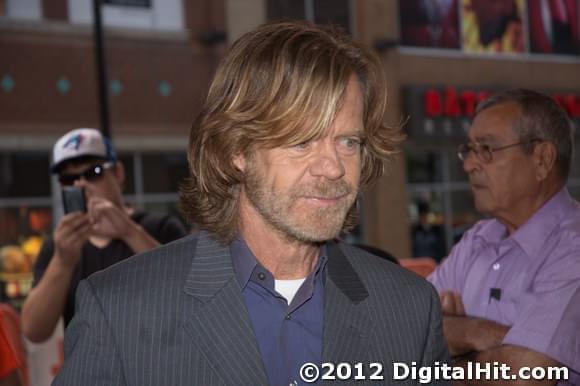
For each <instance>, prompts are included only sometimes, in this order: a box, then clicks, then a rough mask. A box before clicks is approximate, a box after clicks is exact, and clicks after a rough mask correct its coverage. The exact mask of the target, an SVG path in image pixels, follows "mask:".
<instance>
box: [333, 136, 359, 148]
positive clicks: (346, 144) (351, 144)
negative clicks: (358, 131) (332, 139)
mask: <svg viewBox="0 0 580 386" xmlns="http://www.w3.org/2000/svg"><path fill="white" fill-rule="evenodd" d="M338 143H339V145H340V146H341V147H342V148H344V149H347V150H357V149H358V148H359V147H360V144H361V140H360V139H358V138H351V137H347V138H341V139H340V140H339V141H338Z"/></svg>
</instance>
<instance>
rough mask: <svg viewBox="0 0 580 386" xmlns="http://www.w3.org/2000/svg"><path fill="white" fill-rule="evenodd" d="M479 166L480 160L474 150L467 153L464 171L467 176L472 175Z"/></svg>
mask: <svg viewBox="0 0 580 386" xmlns="http://www.w3.org/2000/svg"><path fill="white" fill-rule="evenodd" d="M478 166H479V160H478V158H477V155H476V154H475V152H474V151H473V150H471V151H469V152H467V154H466V155H465V159H464V160H463V170H464V171H465V172H466V173H467V174H470V173H471V172H473V171H474V170H475V169H477V167H478Z"/></svg>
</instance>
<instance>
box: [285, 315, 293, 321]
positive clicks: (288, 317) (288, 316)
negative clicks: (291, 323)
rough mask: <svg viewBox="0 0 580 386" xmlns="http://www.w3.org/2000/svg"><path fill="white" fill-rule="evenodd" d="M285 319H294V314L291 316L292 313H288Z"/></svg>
mask: <svg viewBox="0 0 580 386" xmlns="http://www.w3.org/2000/svg"><path fill="white" fill-rule="evenodd" d="M284 319H286V320H290V319H292V316H290V314H288V315H286V317H285V318H284Z"/></svg>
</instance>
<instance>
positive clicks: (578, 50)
mask: <svg viewBox="0 0 580 386" xmlns="http://www.w3.org/2000/svg"><path fill="white" fill-rule="evenodd" d="M527 10H528V33H529V42H530V51H531V52H532V53H543V54H563V55H578V54H580V24H579V23H578V21H579V13H580V0H528V1H527Z"/></svg>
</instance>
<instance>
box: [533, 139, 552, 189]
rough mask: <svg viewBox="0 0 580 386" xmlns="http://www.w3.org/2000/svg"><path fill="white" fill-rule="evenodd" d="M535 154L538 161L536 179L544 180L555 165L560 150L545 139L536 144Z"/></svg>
mask: <svg viewBox="0 0 580 386" xmlns="http://www.w3.org/2000/svg"><path fill="white" fill-rule="evenodd" d="M534 156H535V161H536V179H537V180H538V181H543V180H545V179H546V178H547V177H548V176H549V175H550V173H551V172H552V171H553V169H554V167H555V164H556V157H557V156H558V150H557V149H556V145H554V144H553V143H552V142H548V141H544V142H541V143H539V144H538V145H536V147H535V148H534Z"/></svg>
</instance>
